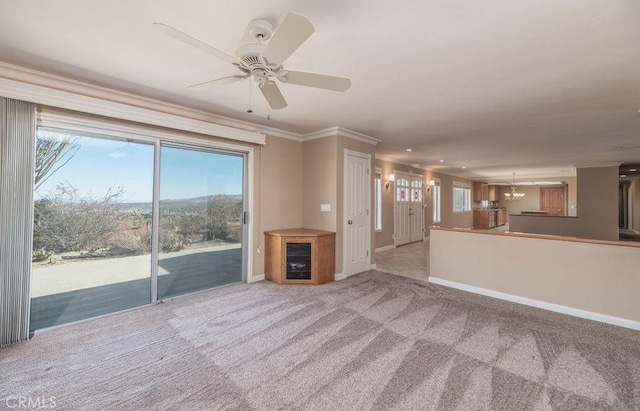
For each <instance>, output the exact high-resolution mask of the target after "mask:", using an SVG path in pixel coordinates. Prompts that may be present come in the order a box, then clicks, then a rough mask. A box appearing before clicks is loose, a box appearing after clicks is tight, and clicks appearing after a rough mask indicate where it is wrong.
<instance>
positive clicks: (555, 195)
mask: <svg viewBox="0 0 640 411" xmlns="http://www.w3.org/2000/svg"><path fill="white" fill-rule="evenodd" d="M566 203H567V187H566V186H562V187H540V210H541V211H547V212H548V214H547V215H550V216H566Z"/></svg>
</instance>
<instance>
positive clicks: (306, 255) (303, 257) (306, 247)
mask: <svg viewBox="0 0 640 411" xmlns="http://www.w3.org/2000/svg"><path fill="white" fill-rule="evenodd" d="M286 270H287V280H311V243H287V261H286Z"/></svg>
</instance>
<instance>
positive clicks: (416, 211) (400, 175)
mask: <svg viewBox="0 0 640 411" xmlns="http://www.w3.org/2000/svg"><path fill="white" fill-rule="evenodd" d="M394 174H395V178H396V182H395V185H396V186H395V208H394V210H395V211H394V214H395V215H394V223H395V227H394V231H395V236H394V239H395V245H396V246H399V245H403V244H407V243H410V242H413V241H421V240H422V239H423V235H424V234H423V228H424V209H423V206H422V205H423V195H424V193H423V182H422V176H421V175H414V174H411V173H404V172H402V171H394Z"/></svg>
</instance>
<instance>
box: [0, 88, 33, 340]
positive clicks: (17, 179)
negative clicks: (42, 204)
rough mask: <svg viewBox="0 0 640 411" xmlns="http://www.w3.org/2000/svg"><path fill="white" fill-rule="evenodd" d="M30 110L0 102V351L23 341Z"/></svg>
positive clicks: (26, 326) (30, 204)
mask: <svg viewBox="0 0 640 411" xmlns="http://www.w3.org/2000/svg"><path fill="white" fill-rule="evenodd" d="M35 128H36V118H35V107H34V105H33V104H31V103H26V102H23V101H17V100H11V99H6V98H3V97H0V346H3V345H7V344H10V343H13V342H17V341H22V340H26V339H28V338H29V304H30V301H29V285H30V277H31V275H30V273H31V251H32V240H33V184H34V182H33V173H34V151H35V132H36V131H35Z"/></svg>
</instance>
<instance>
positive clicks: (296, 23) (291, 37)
mask: <svg viewBox="0 0 640 411" xmlns="http://www.w3.org/2000/svg"><path fill="white" fill-rule="evenodd" d="M314 31H316V29H315V28H314V27H313V24H311V22H310V21H309V19H308V18H306V17H305V16H302V15H300V14H296V13H289V14H287V16H286V17H285V18H284V20H283V21H282V23H280V26H279V27H278V29H277V30H276V32H275V33H273V36H272V37H271V40H270V41H269V43H268V44H267V46H266V47H265V49H264V50H263V51H262V55H261V56H260V57H262V58H264V59H266V60H267V62H268V63H269V64H273V65H276V66H281V65H282V63H284V61H285V60H286V59H287V58H289V56H290V55H291V54H292V53H293V52H294V51H296V49H297V48H298V47H300V45H301V44H302V43H304V42H305V40H307V39H308V38H309V36H311V35H312V34H313V32H314Z"/></svg>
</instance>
